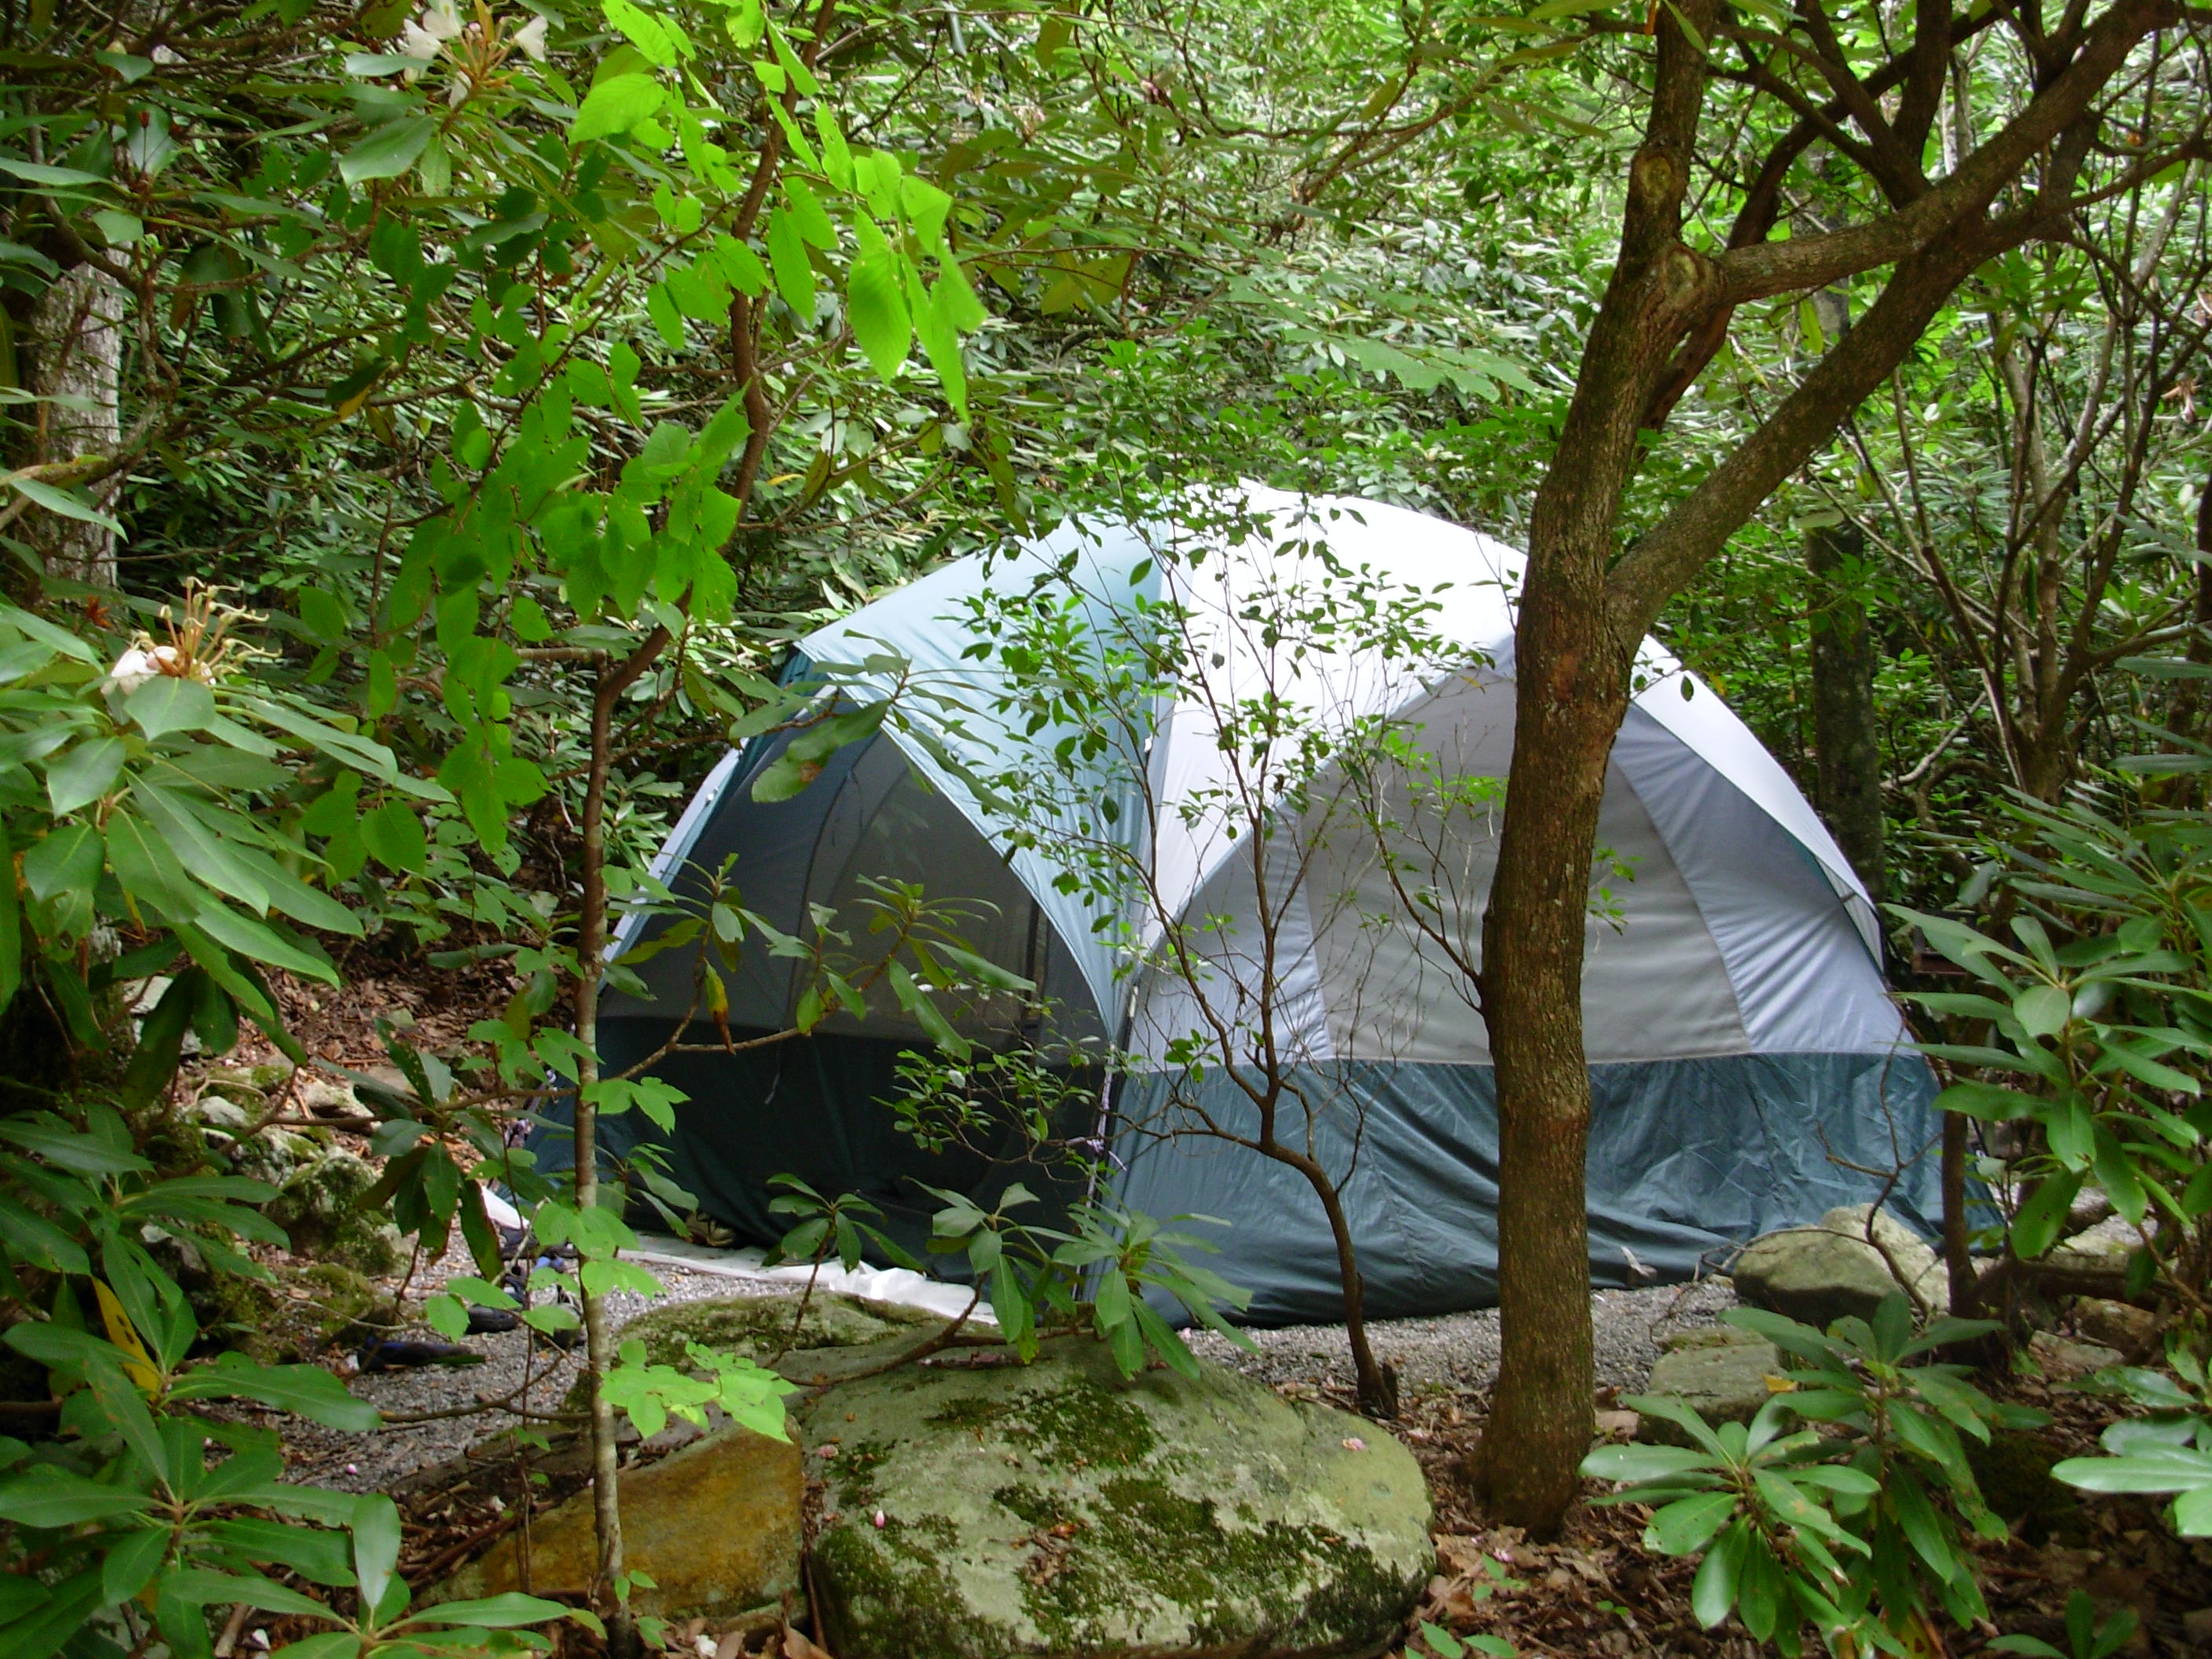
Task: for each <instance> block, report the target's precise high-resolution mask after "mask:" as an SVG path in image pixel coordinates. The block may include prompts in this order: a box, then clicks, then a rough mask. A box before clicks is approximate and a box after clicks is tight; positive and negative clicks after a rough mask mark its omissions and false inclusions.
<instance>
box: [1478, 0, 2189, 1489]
mask: <svg viewBox="0 0 2212 1659" xmlns="http://www.w3.org/2000/svg"><path fill="white" fill-rule="evenodd" d="M1624 27H1632V26H1624ZM1645 27H1646V29H1647V31H1648V33H1649V35H1650V51H1649V52H1648V53H1646V52H1641V51H1638V52H1632V53H1631V54H1630V56H1631V58H1632V61H1633V64H1634V70H1633V72H1634V74H1635V75H1636V76H1638V77H1639V81H1638V84H1639V86H1640V88H1641V96H1642V98H1643V100H1644V106H1645V112H1644V124H1643V131H1642V136H1641V140H1640V142H1639V143H1638V146H1637V148H1636V149H1635V152H1634V154H1633V155H1632V157H1631V159H1630V161H1629V163H1628V167H1627V173H1626V180H1625V188H1624V191H1623V195H1624V197H1625V206H1624V210H1623V217H1622V223H1621V230H1620V242H1619V249H1618V256H1617V262H1616V264H1615V265H1614V267H1613V272H1612V275H1611V277H1610V279H1609V281H1608V282H1607V287H1606V289H1605V292H1604V295H1603V298H1602V300H1601V303H1600V306H1599V308H1598V311H1597V313H1596V315H1595V319H1593V321H1592V323H1591V325H1590V328H1589V334H1588V336H1587V338H1586V341H1585V343H1584V347H1583V355H1582V358H1581V362H1580V366H1579V369H1578V374H1577V380H1576V386H1575V392H1574V396H1573V398H1572V400H1571V404H1570V405H1569V408H1568V410H1567V414H1566V416H1565V421H1564V422H1563V423H1562V425H1561V428H1560V431H1559V439H1558V442H1557V446H1556V447H1555V449H1554V452H1553V459H1552V462H1551V464H1550V465H1549V467H1548V469H1547V472H1546V475H1545V477H1544V480H1543V483H1542V485H1541V488H1540V489H1539V492H1538V494H1537V497H1536V501H1535V506H1534V513H1533V515H1532V518H1531V520H1530V526H1529V540H1530V546H1529V563H1528V579H1527V584H1526V586H1525V589H1524V591H1523V592H1522V601H1521V614H1520V617H1519V623H1518V636H1517V647H1516V657H1517V667H1516V692H1515V697H1516V720H1517V724H1516V737H1515V744H1514V754H1513V763H1512V768H1511V771H1510V776H1509V781H1508V787H1507V792H1506V803H1505V809H1504V828H1503V832H1502V845H1501V848H1500V854H1499V859H1498V871H1497V877H1496V881H1495V884H1494V885H1493V887H1492V893H1491V900H1490V905H1489V909H1488V912H1487V915H1486V919H1485V926H1484V939H1483V943H1484V949H1483V955H1482V969H1481V975H1480V996H1481V1003H1482V1009H1483V1014H1484V1017H1485V1019H1486V1022H1487V1024H1488V1025H1489V1028H1490V1031H1491V1034H1492V1048H1493V1053H1494V1055H1495V1058H1496V1062H1497V1067H1498V1108H1499V1118H1500V1124H1499V1133H1500V1178H1499V1185H1500V1188H1501V1192H1502V1197H1501V1200H1500V1206H1499V1216H1498V1236H1499V1255H1500V1297H1501V1302H1502V1305H1503V1316H1504V1354H1503V1366H1502V1370H1501V1372H1500V1375H1499V1378H1498V1392H1497V1396H1496V1401H1495V1407H1494V1410H1493V1413H1492V1419H1491V1424H1490V1429H1489V1433H1488V1437H1487V1438H1488V1444H1489V1454H1488V1457H1487V1469H1488V1475H1489V1483H1490V1497H1491V1500H1492V1506H1493V1510H1494V1512H1495V1513H1496V1515H1497V1516H1498V1519H1500V1520H1502V1521H1504V1522H1509V1523H1512V1524H1517V1525H1521V1526H1525V1527H1528V1528H1531V1529H1532V1530H1536V1531H1539V1532H1548V1531H1550V1530H1553V1529H1554V1528H1556V1527H1557V1526H1558V1524H1559V1520H1560V1517H1561V1516H1562V1515H1563V1514H1564V1512H1565V1509H1566V1506H1567V1504H1568V1503H1569V1502H1570V1501H1571V1498H1572V1497H1573V1495H1574V1491H1575V1486H1576V1474H1575V1470H1576V1466H1577V1463H1578V1462H1580V1461H1581V1458H1582V1456H1583V1453H1584V1451H1585V1450H1586V1449H1588V1446H1589V1431H1590V1413H1591V1396H1592V1391H1593V1388H1594V1384H1595V1374H1594V1367H1593V1360H1592V1347H1591V1336H1590V1327H1589V1319H1588V1316H1587V1309H1588V1298H1589V1267H1588V1251H1587V1242H1586V1232H1587V1229H1586V1225H1585V1217H1584V1210H1583V1202H1584V1200H1583V1164H1584V1156H1585V1148H1586V1146H1587V1141H1588V1133H1589V1108H1590V1091H1589V1072H1588V1069H1587V1065H1586V1062H1585V1057H1584V1048H1583V1028H1582V966H1583V902H1584V895H1585V893H1586V891H1587V889H1588V884H1589V872H1590V867H1591V860H1592V857H1593V854H1594V850H1595V839H1596V830H1597V817H1598V807H1599V804H1600V801H1601V798H1602V796H1603V793H1604V788H1605V775H1606V764H1607V757H1608V756H1609V754H1610V752H1611V750H1612V748H1613V738H1614V736H1615V734H1616V733H1617V732H1618V731H1619V730H1620V724H1621V720H1622V718H1623V716H1624V714H1625V713H1626V708H1627V705H1628V701H1629V697H1630V695H1631V683H1630V674H1631V668H1632V664H1633V662H1634V659H1635V653H1636V649H1637V646H1638V642H1639V641H1641V640H1642V639H1643V637H1644V635H1645V634H1646V633H1647V632H1648V631H1650V628H1651V627H1652V625H1653V623H1655V622H1656V621H1657V619H1658V617H1659V616H1660V613H1661V612H1662V611H1663V610H1664V609H1665V608H1666V606H1667V605H1668V601H1669V600H1670V599H1672V598H1673V597H1674V595H1675V594H1676V593H1677V592H1680V590H1681V588H1682V587H1683V586H1684V585H1685V584H1686V583H1687V582H1688V581H1690V580H1692V578H1693V577H1694V576H1696V574H1698V573H1699V570H1700V569H1701V568H1703V567H1704V566H1705V564H1706V562H1708V561H1710V560H1711V559H1712V558H1713V557H1714V556H1716V555H1717V554H1718V553H1719V552H1720V550H1722V548H1723V546H1724V545H1725V544H1727V542H1728V540H1729V537H1730V536H1731V535H1732V534H1734V532H1735V531H1736V530H1737V529H1738V528H1740V527H1741V526H1742V525H1743V524H1744V523H1745V522H1746V520H1748V519H1749V518H1750V516H1751V515H1752V514H1753V513H1754V512H1756V511H1757V510H1758V509H1759V506H1760V504H1761V503H1762V502H1764V501H1765V500H1766V498H1767V497H1768V495H1770V494H1771V493H1772V492H1773V490H1774V489H1776V488H1777V487H1778V485H1780V484H1781V483H1783V482H1784V480H1786V479H1787V478H1789V477H1790V476H1791V474H1793V473H1794V472H1796V471H1797V470H1798V469H1799V468H1800V467H1801V466H1802V465H1804V464H1805V463H1806V461H1807V460H1808V459H1809V458H1811V457H1812V456H1813V455H1814V452H1815V451H1816V450H1817V449H1818V448H1819V447H1820V446H1821V445H1822V444H1824V443H1826V441H1828V440H1829V439H1830V437H1831V436H1832V435H1833V434H1834V432H1835V431H1836V429H1837V428H1838V425H1839V424H1840V423H1841V422H1843V421H1844V420H1845V419H1846V418H1847V417H1848V416H1850V414H1851V412H1852V411H1853V410H1856V409H1857V407H1858V406H1859V404H1861V403H1862V402H1863V400H1864V399H1865V398H1867V397H1868V396H1869V394H1871V393H1872V392H1875V391H1876V390H1877V389H1878V388H1880V387H1881V386H1882V385H1883V384H1884V383H1885V382H1886V381H1887V380H1888V378H1889V377H1890V375H1891V374H1892V373H1893V371H1894V370H1895V369H1896V368H1898V366H1899V363H1900V362H1903V361H1904V359H1905V355H1906V354H1907V353H1908V352H1910V351H1911V349H1913V346H1914V344H1915V343H1916V342H1917V341H1918V340H1919V338H1920V337H1921V336H1922V334H1923V331H1925V330H1926V328H1927V327H1928V325H1929V322H1930V321H1931V320H1932V319H1934V318H1935V317H1936V314H1937V313H1938V312H1939V311H1940V310H1941V308H1942V307H1943V306H1944V305H1945V304H1946V302H1947V301H1949V300H1950V298H1951V296H1952V295H1954V292H1955V291H1956V290H1957V289H1959V288H1960V285H1961V284H1963V283H1967V282H1968V281H1970V280H1971V279H1972V277H1973V276H1974V275H1975V273H1976V272H1977V271H1978V270H1979V269H1980V268H1981V267H1982V266H1984V264H1987V263H1988V262H1989V261H1990V260H1992V259H1995V258H1998V257H1999V256H2001V255H2002V254H2004V253H2006V252H2009V251H2010V250H2013V249H2015V248H2018V247H2020V246H2022V245H2024V244H2027V243H2029V242H2032V241H2036V240H2045V239H2057V238H2064V237H2067V236H2069V234H2072V229H2073V227H2074V225H2075V219H2076V216H2077V215H2078V214H2079V213H2080V212H2081V210H2083V209H2084V208H2086V207H2087V206H2090V205H2093V204H2095V203H2097V202H2099V201H2100V200H2103V199H2106V198H2107V197H2111V196H2112V195H2113V194H2115V193H2118V192H2120V191H2126V190H2129V189H2130V188H2132V187H2134V185H2136V183H2137V182H2138V181H2139V180H2142V179H2154V178H2157V177H2158V176H2159V175H2160V174H2162V173H2166V172H2167V171H2168V170H2169V169H2176V170H2178V167H2177V164H2178V163H2180V162H2183V161H2186V160H2188V159H2190V158H2191V157H2193V156H2199V155H2203V154H2204V153H2205V149H2206V143H2207V133H2206V128H2207V122H2208V120H2212V98H2208V97H2207V88H2208V86H2212V80H2208V76H2207V72H2206V64H2205V61H2204V53H2205V46H2206V44H2207V40H2208V37H2212V9H2204V8H2202V7H2191V6H2189V5H2185V4H2183V3H2180V0H2113V3H2110V4H2106V5H2103V6H2099V5H2096V4H2093V0H2068V3H2067V5H2066V6H2065V8H2064V9H2063V13H2062V14H2060V15H2057V16H2052V15H2048V14H2047V13H2046V11H2045V8H2044V7H2043V5H2042V4H2041V3H2040V0H2013V3H2001V4H1997V5H1994V6H1990V5H1975V6H1971V7H1960V8H1958V9H1954V7H1953V5H1952V3H1950V0H1917V3H1913V4H1910V5H1907V4H1903V3H1896V0H1876V3H1872V4H1850V3H1846V0H1797V3H1796V5H1795V8H1794V9H1792V10H1790V11H1788V12H1786V13H1785V12H1784V10H1783V9H1781V8H1780V7H1778V6H1773V5H1765V4H1761V5H1758V6H1755V7H1754V6H1751V5H1745V6H1741V7H1738V8H1729V7H1724V6H1723V5H1722V4H1721V3H1720V0H1663V3H1660V4H1657V5H1655V6H1654V7H1653V8H1652V9H1651V11H1650V22H1649V24H1648V25H1647V26H1645ZM2147 88H2162V90H2161V91H2160V94H2159V95H2158V96H2157V97H2155V98H2151V99H2146V98H2145V97H2144V96H2143V94H2144V91H2145V90H2146V89H2147ZM2123 106H2124V108H2125V109H2126V111H2127V112H2128V118H2126V119H2125V120H2120V119H2118V118H2113V112H2114V111H2115V110H2116V109H2118V108H2120V107H2123ZM2146 108H2148V110H2149V111H2150V113H2149V114H2148V116H2144V115H2143V114H2142V111H2143V110H2144V109H2146ZM1947 112H1948V113H1949V115H1950V116H1951V118H1952V119H1953V123H1954V125H1953V128H1952V131H1950V132H1949V133H1948V135H1947V134H1946V133H1945V132H1944V131H1941V130H1939V125H1938V123H1939V118H1942V117H1944V116H1945V115H1946V113H1947ZM1820 150H1825V151H1826V152H1827V154H1826V155H1818V154H1816V152H1818V151H1820ZM1814 196H1817V197H1818V198H1819V199H1820V201H1821V202H1822V203H1823V204H1825V208H1826V211H1825V212H1824V214H1823V220H1824V222H1826V223H1829V224H1832V225H1833V226H1834V227H1835V228H1832V229H1829V230H1825V231H1820V232H1817V233H1815V234H1798V235H1794V236H1790V237H1788V238H1787V240H1780V239H1778V232H1781V231H1782V230H1783V228H1784V227H1785V226H1786V225H1787V223H1788V222H1789V219H1790V215H1791V213H1792V211H1793V209H1794V207H1795V205H1796V203H1797V202H1799V201H1802V200H1804V199H1807V198H1809V197H1814ZM1859 281H1863V283H1864V285H1865V288H1866V289H1868V290H1869V291H1871V294H1872V297H1871V300H1870V302H1869V303H1868V304H1867V305H1866V307H1865V308H1864V309H1863V311H1862V312H1860V313H1858V316H1857V321H1856V322H1855V323H1854V325H1852V327H1851V328H1850V330H1849V331H1847V332H1845V333H1844V334H1843V335H1842V336H1841V337H1838V338H1837V339H1836V340H1835V341H1834V342H1833V343H1832V344H1831V345H1830V347H1829V349H1827V351H1826V353H1825V354H1824V355H1823V356H1821V357H1820V360H1819V361H1818V362H1816V363H1814V365H1813V366H1812V367H1811V368H1809V369H1808V371H1807V372H1806V373H1805V374H1804V375H1803V376H1802V378H1801V379H1800V380H1797V382H1796V384H1795V385H1794V386H1789V387H1788V388H1787V390H1786V392H1784V393H1783V395H1781V396H1780V397H1779V398H1778V400H1777V401H1776V402H1775V403H1774V404H1772V405H1771V407H1770V408H1768V409H1767V410H1765V413H1764V415H1763V417H1761V418H1759V419H1758V420H1757V421H1756V422H1755V423H1754V424H1753V425H1752V426H1751V427H1750V428H1749V430H1748V431H1747V435H1745V436H1744V437H1743V438H1742V439H1741V441H1739V442H1737V443H1736V444H1735V445H1734V446H1733V447H1731V448H1729V450H1727V451H1726V452H1725V453H1723V454H1721V455H1720V456H1718V457H1717V459H1716V461H1715V463H1714V464H1713V465H1711V467H1710V468H1709V469H1708V470H1706V471H1705V472H1704V474H1703V476H1702V477H1699V479H1698V481H1697V482H1696V483H1694V484H1693V485H1692V486H1691V487H1690V488H1688V489H1686V491H1684V492H1683V493H1681V494H1680V495H1678V496H1676V497H1675V498H1674V499H1673V500H1672V501H1668V502H1667V503H1666V504H1665V505H1664V506H1663V507H1662V509H1661V510H1660V511H1659V512H1658V513H1656V516H1655V517H1654V518H1652V519H1651V520H1650V521H1649V522H1648V523H1644V524H1631V523H1628V522H1626V520H1625V515H1624V501H1625V498H1626V493H1627V490H1628V487H1629V485H1630V483H1631V481H1632V478H1633V477H1634V476H1635V474H1636V472H1637V470H1638V463H1639V460H1640V459H1641V457H1642V456H1643V455H1644V453H1645V452H1646V450H1647V448H1648V447H1649V445H1650V443H1651V442H1652V441H1653V440H1652V434H1653V433H1654V432H1655V430H1656V429H1657V428H1663V426H1664V425H1665V423H1666V421H1667V417H1668V412H1669V411H1670V410H1672V409H1673V408H1674V406H1675V404H1676V403H1677V402H1678V401H1679V400H1680V398H1682V397H1683V396H1684V395H1685V394H1686V392H1688V391H1689V390H1690V388H1691V387H1692V385H1693V384H1694V383H1695V382H1696V381H1697V380H1698V378H1699V375H1700V374H1702V373H1703V372H1704V370H1705V368H1706V367H1707V365H1708V364H1710V363H1711V362H1712V360H1713V358H1714V356H1715V355H1716V354H1717V352H1718V351H1719V349H1721V347H1722V345H1723V343H1724V342H1725V340H1726V339H1727V337H1728V331H1729V320H1730V319H1731V317H1732V316H1733V314H1734V313H1735V310H1736V308H1737V307H1740V306H1743V305H1747V304H1750V303H1753V302H1756V301H1765V300H1773V299H1778V298H1779V297H1781V296H1784V295H1808V294H1811V293H1814V292H1816V291H1818V290H1820V289H1827V288H1830V287H1832V286H1834V285H1837V284H1839V283H1855V282H1859Z"/></svg>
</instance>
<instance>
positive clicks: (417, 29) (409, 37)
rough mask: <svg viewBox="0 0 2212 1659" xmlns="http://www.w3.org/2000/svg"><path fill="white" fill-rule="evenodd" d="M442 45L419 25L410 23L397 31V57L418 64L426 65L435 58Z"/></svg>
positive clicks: (433, 35) (434, 36)
mask: <svg viewBox="0 0 2212 1659" xmlns="http://www.w3.org/2000/svg"><path fill="white" fill-rule="evenodd" d="M442 44H443V42H441V40H439V39H438V37H437V36H436V35H435V34H433V33H430V31H429V30H428V29H426V28H424V27H422V25H421V24H420V23H410V24H409V25H408V26H407V27H405V28H404V29H402V30H400V31H399V55H400V56H401V57H403V58H413V59H414V60H415V61H416V63H418V64H427V63H428V62H429V61H430V60H431V59H432V58H435V57H436V56H437V55H438V48H439V46H441V45H442Z"/></svg>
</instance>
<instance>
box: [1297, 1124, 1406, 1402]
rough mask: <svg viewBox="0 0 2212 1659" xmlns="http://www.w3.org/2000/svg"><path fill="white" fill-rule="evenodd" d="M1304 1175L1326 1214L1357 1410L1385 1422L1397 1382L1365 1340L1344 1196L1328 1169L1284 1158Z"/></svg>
mask: <svg viewBox="0 0 2212 1659" xmlns="http://www.w3.org/2000/svg"><path fill="white" fill-rule="evenodd" d="M1285 1161H1286V1162H1288V1163H1289V1164H1291V1167H1292V1168H1293V1169H1295V1170H1297V1172H1298V1173H1299V1174H1300V1175H1302V1176H1304V1177H1305V1178H1306V1181H1307V1182H1308V1183H1309V1184H1310V1186H1311V1187H1312V1188H1313V1189H1314V1193H1315V1195H1316V1196H1317V1197H1318V1198H1319V1199H1320V1200H1321V1207H1322V1213H1323V1214H1325V1215H1327V1216H1328V1232H1329V1237H1330V1238H1331V1239H1332V1240H1333V1241H1334V1243H1335V1245H1336V1272H1337V1280H1338V1282H1339V1283H1340V1285H1342V1286H1343V1287H1344V1340H1345V1342H1346V1345H1347V1346H1349V1347H1350V1348H1351V1350H1352V1376H1353V1378H1354V1380H1355V1381H1356V1382H1357V1383H1358V1389H1359V1409H1360V1410H1361V1411H1363V1412H1364V1413H1367V1415H1368V1416H1370V1417H1372V1418H1376V1419H1379V1420H1382V1421H1384V1422H1388V1421H1389V1420H1391V1419H1395V1417H1396V1416H1397V1415H1398V1381H1397V1377H1396V1376H1395V1374H1394V1373H1392V1372H1390V1371H1389V1370H1385V1369H1384V1368H1383V1365H1382V1364H1379V1363H1378V1362H1377V1361H1376V1358H1375V1350H1374V1347H1373V1346H1371V1345H1370V1343H1369V1342H1368V1340H1367V1307H1366V1304H1367V1281H1366V1280H1365V1279H1362V1278H1361V1277H1360V1275H1359V1258H1358V1254H1357V1253H1356V1251H1355V1249H1354V1247H1353V1243H1352V1218H1351V1217H1349V1216H1347V1215H1346V1214H1345V1212H1344V1198H1343V1195H1342V1194H1340V1193H1339V1192H1338V1191H1337V1189H1336V1183H1335V1182H1333V1181H1331V1180H1330V1179H1329V1178H1328V1171H1327V1170H1323V1169H1322V1167H1321V1165H1320V1164H1316V1163H1315V1162H1314V1161H1313V1160H1312V1159H1310V1158H1295V1157H1293V1158H1287V1159H1286V1160H1285Z"/></svg>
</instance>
